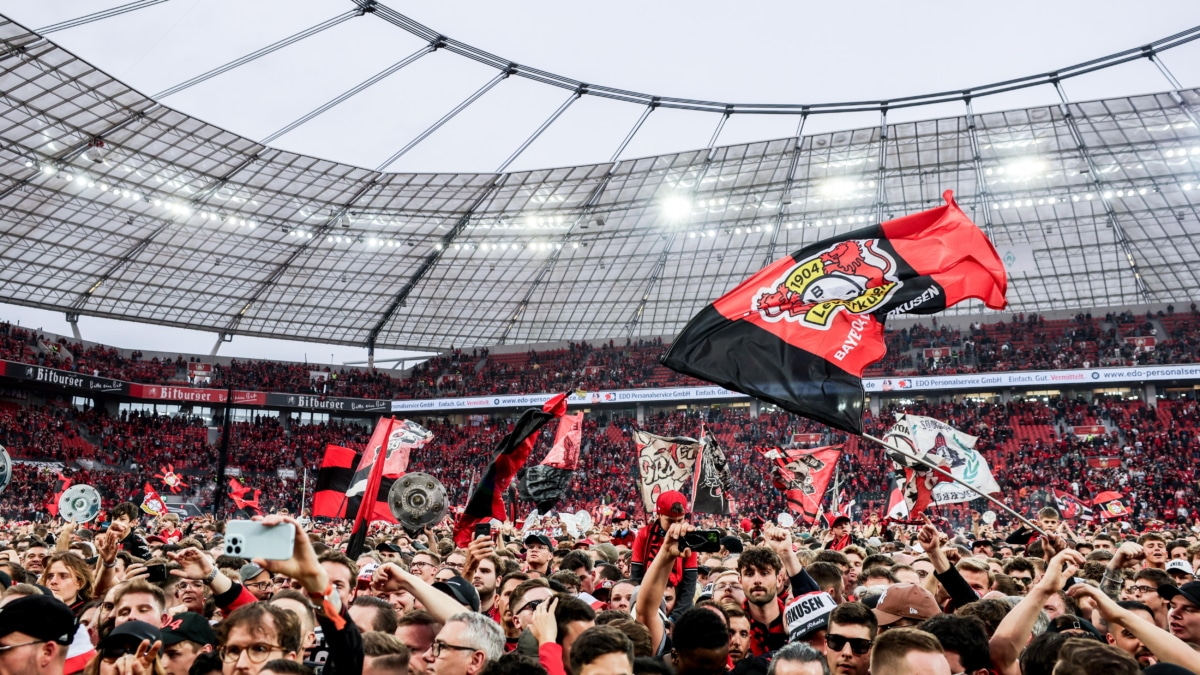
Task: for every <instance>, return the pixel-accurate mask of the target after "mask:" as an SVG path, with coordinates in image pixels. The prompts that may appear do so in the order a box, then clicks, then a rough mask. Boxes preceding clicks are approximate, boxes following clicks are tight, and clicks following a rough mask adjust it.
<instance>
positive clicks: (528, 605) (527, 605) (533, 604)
mask: <svg viewBox="0 0 1200 675" xmlns="http://www.w3.org/2000/svg"><path fill="white" fill-rule="evenodd" d="M543 602H545V600H530V601H529V602H527V603H525V604H523V605H521V609H518V610H517V614H520V613H521V612H524V611H525V610H529V611H531V612H532V611H533V610H535V609H537V608H538V606H540V605H541V604H542V603H543Z"/></svg>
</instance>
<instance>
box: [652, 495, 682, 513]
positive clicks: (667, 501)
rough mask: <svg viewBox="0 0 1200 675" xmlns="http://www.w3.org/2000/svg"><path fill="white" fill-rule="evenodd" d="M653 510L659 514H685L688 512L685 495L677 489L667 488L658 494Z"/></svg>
mask: <svg viewBox="0 0 1200 675" xmlns="http://www.w3.org/2000/svg"><path fill="white" fill-rule="evenodd" d="M654 507H655V510H656V511H658V515H660V516H672V517H679V516H686V515H687V512H688V508H687V497H684V496H683V493H682V492H680V491H678V490H667V491H666V492H664V493H662V494H660V495H658V501H657V502H655V504H654Z"/></svg>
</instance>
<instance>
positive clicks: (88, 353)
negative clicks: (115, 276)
mask: <svg viewBox="0 0 1200 675" xmlns="http://www.w3.org/2000/svg"><path fill="white" fill-rule="evenodd" d="M885 336H886V340H887V345H888V354H887V356H886V357H885V358H884V359H883V360H882V361H881V362H879V363H877V364H875V365H874V366H872V367H870V368H868V369H867V371H866V373H865V376H867V377H906V376H913V375H932V374H943V375H944V374H957V373H974V372H1006V371H1013V370H1055V369H1064V368H1080V367H1082V368H1087V367H1095V366H1132V365H1155V364H1179V363H1195V362H1197V360H1200V314H1198V313H1197V311H1196V308H1195V307H1194V306H1193V307H1192V308H1191V310H1190V312H1188V313H1186V314H1176V313H1174V312H1171V311H1168V312H1161V313H1158V314H1153V315H1151V314H1149V313H1147V314H1143V315H1138V316H1135V315H1133V314H1132V313H1130V312H1123V313H1119V314H1115V313H1110V314H1108V315H1106V316H1104V317H1103V318H1099V317H1093V316H1092V315H1090V314H1080V315H1077V316H1075V317H1074V318H1070V319H1053V320H1047V319H1044V318H1042V317H1039V316H1036V315H1030V316H1023V315H1016V316H1014V317H1012V318H1011V319H1010V320H1004V321H994V322H989V323H976V324H974V325H972V326H971V327H970V328H969V329H965V330H964V329H959V328H951V327H948V326H945V325H941V326H939V325H938V321H937V320H936V318H935V319H931V320H930V321H929V322H928V323H927V324H926V323H919V324H915V325H912V326H910V327H907V328H904V329H900V330H891V329H889V330H888V331H887V332H886V334H885ZM1147 337H1148V338H1152V341H1153V342H1154V343H1155V344H1154V345H1153V347H1152V348H1146V347H1145V346H1139V344H1138V339H1139V338H1147ZM667 346H668V345H666V344H664V343H663V342H662V341H661V340H639V341H632V342H631V341H628V340H626V341H623V343H618V342H616V341H613V340H610V341H608V342H607V343H603V344H600V345H591V344H585V343H578V344H571V345H569V346H568V347H567V348H565V349H554V350H548V351H529V352H515V353H505V354H492V353H490V352H489V351H488V350H487V349H474V350H470V351H466V350H458V349H455V350H451V351H450V352H448V353H446V354H443V355H440V356H438V357H435V358H432V359H430V360H428V361H426V362H425V363H422V364H421V365H419V366H416V367H415V368H413V369H412V370H411V371H410V373H409V374H408V376H407V377H393V376H391V375H389V374H387V373H384V372H381V371H370V370H367V369H357V368H340V369H331V368H330V367H329V366H315V365H310V364H300V363H284V362H279V361H264V360H237V361H234V362H233V363H232V364H230V365H221V364H217V365H216V366H214V369H213V378H212V382H211V383H210V385H209V386H212V387H218V388H224V387H226V386H228V385H233V386H234V387H235V388H238V389H249V390H258V391H277V392H286V393H297V394H310V393H311V394H325V395H329V396H348V397H356V398H375V399H406V398H436V397H447V396H464V395H491V394H534V393H548V392H557V391H569V390H576V389H583V390H587V391H597V390H603V389H628V388H653V387H684V386H700V385H702V384H704V383H702V382H699V381H698V380H695V379H693V378H690V377H686V376H684V375H680V374H678V373H676V372H674V371H671V370H668V369H667V368H664V367H663V366H661V365H660V364H659V362H658V357H659V356H660V355H661V354H662V353H663V352H664V351H665V349H666V347H667ZM932 348H948V349H949V350H950V355H949V356H944V357H940V358H926V356H925V354H926V352H925V351H924V350H926V349H932ZM0 358H3V359H7V360H12V361H20V362H23V363H33V364H38V365H45V366H50V367H54V368H60V369H64V370H74V371H79V372H84V373H89V374H94V375H100V376H104V377H112V378H116V379H120V380H126V381H130V382H140V383H144V384H174V385H183V386H186V385H189V384H194V382H192V381H190V380H189V375H188V363H189V362H200V361H203V360H204V358H203V357H199V356H186V357H185V356H183V355H180V356H178V357H177V358H175V359H174V360H170V359H168V360H160V359H158V358H152V359H145V358H144V357H143V355H142V354H141V353H140V352H137V351H125V350H120V349H116V348H114V347H106V346H89V347H85V346H84V345H82V344H79V343H72V342H71V341H69V340H67V339H66V338H57V339H56V340H48V339H46V338H45V337H43V336H40V335H37V334H35V333H32V332H30V331H28V330H25V329H22V328H19V327H16V326H13V325H10V324H7V323H0ZM314 372H318V373H321V375H320V376H319V377H314V376H313V373H314Z"/></svg>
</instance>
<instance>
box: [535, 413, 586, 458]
mask: <svg viewBox="0 0 1200 675" xmlns="http://www.w3.org/2000/svg"><path fill="white" fill-rule="evenodd" d="M582 436H583V411H580V412H578V413H575V414H574V415H563V416H562V417H561V418H559V420H558V429H556V430H555V431H554V447H552V448H550V452H549V453H547V454H546V458H545V459H543V460H542V464H545V465H546V466H552V467H554V468H556V469H566V470H567V471H574V470H575V469H577V468H578V467H579V445H580V440H581V439H582Z"/></svg>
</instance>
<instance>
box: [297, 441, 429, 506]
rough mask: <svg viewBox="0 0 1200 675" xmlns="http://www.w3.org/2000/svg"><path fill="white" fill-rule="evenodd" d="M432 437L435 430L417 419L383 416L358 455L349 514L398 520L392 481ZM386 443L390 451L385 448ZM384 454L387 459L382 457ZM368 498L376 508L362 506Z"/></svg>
mask: <svg viewBox="0 0 1200 675" xmlns="http://www.w3.org/2000/svg"><path fill="white" fill-rule="evenodd" d="M432 439H433V434H432V433H430V431H429V430H428V429H426V428H425V427H423V426H421V425H420V424H417V423H416V422H413V421H410V420H396V419H394V418H393V419H380V420H379V422H378V424H376V426H375V433H374V434H372V435H371V440H370V441H368V442H367V447H366V450H364V451H363V453H362V455H361V456H360V457H359V459H358V468H356V469H355V470H354V476H353V477H352V478H351V479H350V487H349V488H347V489H346V517H347V518H355V519H356V521H357V520H360V519H366V521H367V522H370V521H374V520H383V521H386V522H389V523H394V522H396V517H395V516H393V515H392V510H391V509H390V508H388V505H387V495H388V491H390V490H391V489H392V483H394V482H395V481H396V479H397V478H400V477H401V476H403V475H404V474H405V473H406V472H407V471H408V460H409V457H410V455H411V454H412V451H413V450H416V449H417V448H420V447H422V446H424V445H425V444H426V443H428V442H429V441H431V440H432ZM385 443H386V445H387V451H386V453H384V452H381V451H382V449H383V446H384V445H385ZM381 455H382V457H383V461H380V460H379V458H380V456H381ZM376 476H378V478H376ZM318 478H319V476H318ZM364 502H365V503H368V504H372V508H370V509H364V508H361V507H362V504H363V503H364Z"/></svg>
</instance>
